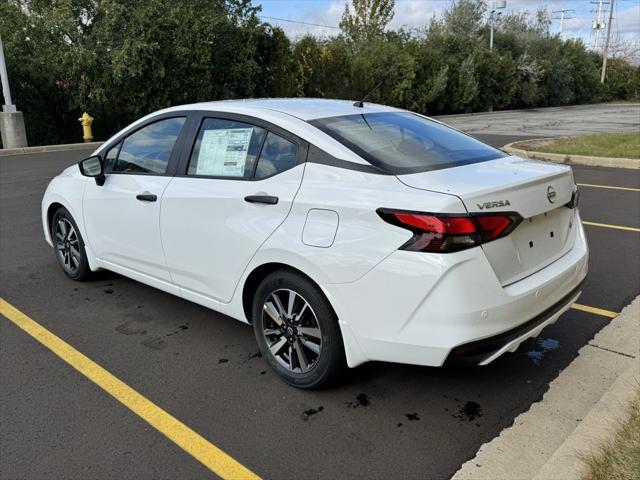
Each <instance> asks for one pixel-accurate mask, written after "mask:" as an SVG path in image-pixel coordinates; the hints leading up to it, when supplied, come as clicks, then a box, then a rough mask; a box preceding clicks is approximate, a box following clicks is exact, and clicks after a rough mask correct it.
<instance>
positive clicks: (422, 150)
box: [309, 112, 506, 175]
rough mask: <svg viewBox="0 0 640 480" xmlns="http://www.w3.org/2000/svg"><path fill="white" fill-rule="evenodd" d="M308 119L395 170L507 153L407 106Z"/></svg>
mask: <svg viewBox="0 0 640 480" xmlns="http://www.w3.org/2000/svg"><path fill="white" fill-rule="evenodd" d="M309 123H311V124H312V125H313V126H315V127H317V128H319V129H320V130H322V131H323V132H325V133H326V134H328V135H330V136H331V137H333V138H335V139H336V140H338V141H339V142H340V143H342V144H343V145H345V146H346V147H347V148H349V149H351V150H353V151H354V152H355V153H357V154H358V155H360V156H361V157H362V158H364V159H365V160H367V161H368V162H369V163H371V164H372V165H375V166H376V167H380V168H381V169H382V170H384V171H386V172H388V173H391V174H394V175H400V174H405V173H417V172H424V171H428V170H437V169H441V168H449V167H457V166H460V165H466V164H470V163H477V162H483V161H487V160H493V159H496V158H500V157H504V156H506V154H504V153H502V152H501V151H500V150H497V149H495V148H493V147H490V146H488V145H485V144H484V143H482V142H480V141H479V140H476V139H474V138H472V137H470V136H468V135H465V134H463V133H460V132H458V131H456V130H453V129H452V128H449V127H446V126H444V125H441V124H439V123H437V122H434V121H432V120H428V119H426V118H423V117H420V116H418V115H415V114H413V113H409V112H398V113H396V112H380V113H363V114H357V115H345V116H341V117H329V118H321V119H318V120H313V121H311V122H309Z"/></svg>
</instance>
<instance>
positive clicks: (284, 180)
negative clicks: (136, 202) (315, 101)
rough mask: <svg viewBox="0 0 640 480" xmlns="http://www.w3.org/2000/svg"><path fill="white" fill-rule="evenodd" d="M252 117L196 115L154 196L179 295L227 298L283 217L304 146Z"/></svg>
mask: <svg viewBox="0 0 640 480" xmlns="http://www.w3.org/2000/svg"><path fill="white" fill-rule="evenodd" d="M258 122H259V121H258V120H256V119H246V118H245V117H234V116H233V115H230V114H227V115H225V116H224V117H220V116H216V118H213V117H203V118H202V119H201V121H200V125H199V128H198V129H197V133H196V134H195V135H194V139H193V141H192V142H190V145H192V148H191V149H187V150H186V151H185V155H184V160H183V164H182V167H181V169H180V170H182V171H183V172H184V173H183V174H182V175H180V174H179V175H177V176H176V178H174V180H173V181H172V182H171V183H170V184H169V186H168V187H167V189H166V190H165V193H164V195H163V198H162V212H161V216H160V228H161V232H162V240H163V245H164V249H165V255H166V259H167V265H168V267H169V271H170V272H171V276H172V278H173V281H174V283H175V284H176V285H178V286H179V287H180V288H181V289H182V290H183V292H182V293H183V296H185V297H187V298H190V299H192V300H195V301H204V302H205V303H206V302H207V299H208V300H215V301H218V302H225V303H226V302H228V301H230V300H231V297H232V295H233V291H234V289H235V286H236V284H237V282H238V280H239V279H240V276H241V275H242V273H243V271H244V269H245V268H246V266H247V264H248V263H249V261H250V260H251V257H252V256H253V255H254V254H255V252H256V251H257V250H258V248H259V247H260V245H261V244H262V243H263V242H264V241H265V240H266V239H267V238H268V237H269V235H271V233H273V231H274V230H275V229H276V228H278V226H279V225H280V224H281V223H282V222H283V221H284V220H285V218H286V217H287V215H288V213H289V210H290V208H291V203H292V202H293V199H294V197H295V195H296V193H297V191H298V189H299V187H300V183H301V181H302V174H303V170H304V159H305V157H306V152H307V145H306V143H305V142H303V141H302V140H300V139H298V138H297V137H294V136H293V135H291V134H287V133H286V132H282V131H280V130H277V131H274V129H275V128H276V127H272V126H269V125H266V124H264V123H258Z"/></svg>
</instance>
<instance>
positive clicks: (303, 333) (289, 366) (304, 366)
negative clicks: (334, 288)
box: [253, 270, 345, 389]
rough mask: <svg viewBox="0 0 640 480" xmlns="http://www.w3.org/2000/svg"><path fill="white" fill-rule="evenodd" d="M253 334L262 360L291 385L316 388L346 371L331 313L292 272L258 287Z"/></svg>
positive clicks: (322, 298) (318, 295) (324, 301)
mask: <svg viewBox="0 0 640 480" xmlns="http://www.w3.org/2000/svg"><path fill="white" fill-rule="evenodd" d="M253 330H254V333H255V335H256V340H257V342H258V346H259V348H260V352H261V353H262V356H263V357H264V358H265V359H266V360H267V362H269V364H270V365H271V367H272V368H273V369H274V370H275V371H276V372H277V373H278V375H280V377H281V378H282V379H283V380H284V381H285V382H287V383H288V384H290V385H293V386H295V387H298V388H306V389H313V388H320V387H322V386H326V385H328V384H329V383H330V382H331V381H333V380H335V379H336V377H337V376H338V375H339V374H340V372H341V371H342V370H343V369H344V367H345V355H344V345H343V342H342V335H341V334H340V327H339V325H338V318H337V316H336V314H335V312H334V311H333V309H332V308H331V305H330V304H329V302H328V301H327V299H326V298H325V296H324V295H323V293H322V291H321V290H320V289H319V288H318V286H317V285H315V284H314V283H313V282H311V281H310V280H309V279H307V278H306V277H304V276H303V275H300V274H298V273H296V272H292V271H288V270H280V271H277V272H274V273H272V274H270V275H269V276H267V277H266V278H265V279H264V280H263V281H262V283H261V284H260V286H259V287H258V289H257V291H256V295H255V297H254V301H253Z"/></svg>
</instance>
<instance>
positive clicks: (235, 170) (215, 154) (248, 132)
mask: <svg viewBox="0 0 640 480" xmlns="http://www.w3.org/2000/svg"><path fill="white" fill-rule="evenodd" d="M266 134H267V131H266V130H265V129H264V128H260V127H256V126H254V125H250V124H248V123H243V122H237V121H234V120H224V119H219V118H205V119H204V121H203V122H202V126H201V127H200V130H199V132H198V137H197V138H196V143H195V145H194V146H193V151H192V152H191V158H190V160H189V170H188V172H187V173H188V174H189V175H204V176H213V177H230V178H250V177H252V176H253V170H254V168H255V164H256V158H257V157H258V154H259V153H260V149H261V148H262V144H263V142H264V139H265V136H266Z"/></svg>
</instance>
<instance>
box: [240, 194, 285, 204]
mask: <svg viewBox="0 0 640 480" xmlns="http://www.w3.org/2000/svg"><path fill="white" fill-rule="evenodd" d="M244 200H245V202H249V203H265V204H267V205H275V204H276V203H278V197H272V196H271V195H247V196H246V197H244Z"/></svg>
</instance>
